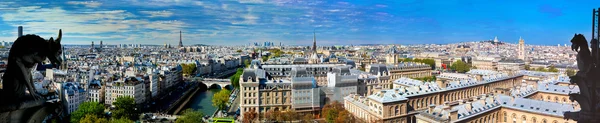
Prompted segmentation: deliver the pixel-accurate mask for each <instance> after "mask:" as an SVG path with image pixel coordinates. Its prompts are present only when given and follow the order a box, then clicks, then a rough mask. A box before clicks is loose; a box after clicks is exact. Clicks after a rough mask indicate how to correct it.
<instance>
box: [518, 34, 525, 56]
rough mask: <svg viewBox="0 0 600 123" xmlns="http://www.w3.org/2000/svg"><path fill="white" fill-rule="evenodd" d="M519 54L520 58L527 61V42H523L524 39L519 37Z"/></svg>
mask: <svg viewBox="0 0 600 123" xmlns="http://www.w3.org/2000/svg"><path fill="white" fill-rule="evenodd" d="M518 49H519V52H518V56H517V57H518V58H519V59H521V60H523V61H525V40H523V38H521V37H519V46H518Z"/></svg>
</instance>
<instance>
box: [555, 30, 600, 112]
mask: <svg viewBox="0 0 600 123" xmlns="http://www.w3.org/2000/svg"><path fill="white" fill-rule="evenodd" d="M591 42H592V47H591V48H592V50H591V51H597V50H598V47H597V46H596V45H598V43H597V39H592V41H591ZM571 43H572V46H571V49H572V50H574V51H577V67H578V68H579V71H578V72H577V73H576V74H575V76H571V81H570V82H571V84H575V85H577V86H579V93H571V94H569V99H570V100H571V101H573V102H575V101H576V102H577V103H579V104H580V106H581V110H580V111H575V112H570V111H567V112H564V114H563V115H564V118H565V119H572V120H575V121H578V122H580V123H588V122H589V123H595V122H598V121H596V120H595V118H594V117H600V114H599V113H598V111H599V109H600V108H599V107H598V100H597V99H598V94H597V92H596V90H597V89H598V88H597V87H598V86H594V84H596V83H595V82H596V81H598V77H597V73H598V72H599V71H598V70H599V69H597V65H596V64H595V63H594V60H595V59H597V56H593V55H592V54H591V53H592V52H590V49H589V48H590V47H588V42H587V40H586V39H585V37H584V36H583V35H581V34H576V35H575V36H574V37H573V39H571Z"/></svg>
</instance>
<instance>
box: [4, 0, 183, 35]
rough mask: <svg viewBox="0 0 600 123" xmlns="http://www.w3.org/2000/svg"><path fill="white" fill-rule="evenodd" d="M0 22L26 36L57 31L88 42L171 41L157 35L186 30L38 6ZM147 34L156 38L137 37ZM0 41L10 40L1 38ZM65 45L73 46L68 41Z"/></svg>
mask: <svg viewBox="0 0 600 123" xmlns="http://www.w3.org/2000/svg"><path fill="white" fill-rule="evenodd" d="M157 16H165V15H164V14H163V15H157ZM0 18H1V19H2V21H3V22H5V23H7V24H8V25H11V26H13V27H16V26H23V27H24V28H25V29H24V30H25V33H26V34H42V35H40V36H41V37H44V38H48V37H55V36H56V33H57V31H58V29H62V30H63V33H64V35H65V37H72V39H73V38H78V39H82V38H85V39H89V40H105V39H128V40H129V41H136V40H139V39H146V40H147V42H155V41H154V40H160V39H170V38H171V37H164V36H169V35H159V34H160V33H165V31H166V32H176V31H177V32H178V31H179V30H182V28H184V27H185V26H186V24H185V23H184V22H182V21H177V20H171V21H151V20H146V19H140V18H138V16H136V15H134V14H132V13H130V12H127V11H125V10H109V11H79V10H72V11H67V10H64V9H62V8H42V7H39V6H29V7H20V8H17V10H15V11H12V12H6V13H0ZM146 32H157V33H155V34H157V35H143V34H140V33H146ZM131 37H135V38H131ZM150 37H151V38H150ZM158 37H163V38H158ZM0 39H2V40H6V39H11V38H10V37H8V38H5V37H2V38H0ZM13 40H14V39H13ZM67 41H69V42H73V41H72V40H68V39H67ZM105 41H106V40H105Z"/></svg>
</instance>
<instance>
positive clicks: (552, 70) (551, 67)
mask: <svg viewBox="0 0 600 123" xmlns="http://www.w3.org/2000/svg"><path fill="white" fill-rule="evenodd" d="M548 72H558V69H556V67H554V65H552V66H550V68H548Z"/></svg>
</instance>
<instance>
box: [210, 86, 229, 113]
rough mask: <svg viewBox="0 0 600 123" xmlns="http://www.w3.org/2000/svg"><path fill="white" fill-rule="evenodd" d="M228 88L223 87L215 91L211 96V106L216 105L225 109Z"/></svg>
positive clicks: (227, 99)
mask: <svg viewBox="0 0 600 123" xmlns="http://www.w3.org/2000/svg"><path fill="white" fill-rule="evenodd" d="M230 93H231V91H230V90H227V89H223V90H221V91H219V92H218V93H216V94H215V95H214V96H213V98H212V103H213V106H215V107H217V108H218V109H219V110H223V109H225V107H227V102H228V101H229V94H230Z"/></svg>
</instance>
